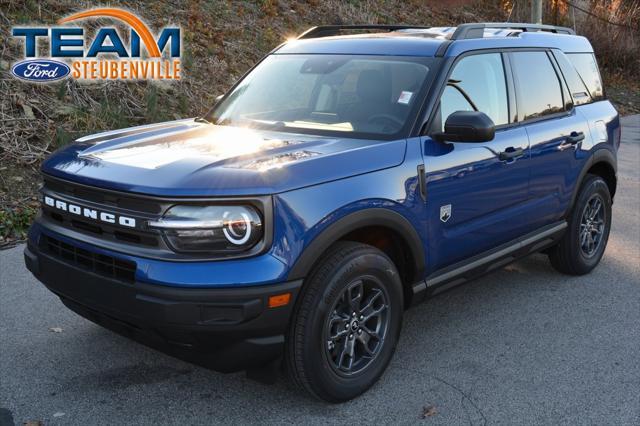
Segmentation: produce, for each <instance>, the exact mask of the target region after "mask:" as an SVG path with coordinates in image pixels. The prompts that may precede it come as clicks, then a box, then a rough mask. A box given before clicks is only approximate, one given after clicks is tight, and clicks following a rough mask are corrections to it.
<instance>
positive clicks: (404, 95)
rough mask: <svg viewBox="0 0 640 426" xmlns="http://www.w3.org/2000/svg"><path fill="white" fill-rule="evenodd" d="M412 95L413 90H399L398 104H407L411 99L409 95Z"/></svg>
mask: <svg viewBox="0 0 640 426" xmlns="http://www.w3.org/2000/svg"><path fill="white" fill-rule="evenodd" d="M412 96H413V92H407V91H404V90H403V91H402V92H400V97H399V98H398V103H399V104H405V105H407V104H409V102H410V101H411V97H412Z"/></svg>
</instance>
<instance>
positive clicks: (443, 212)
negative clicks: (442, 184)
mask: <svg viewBox="0 0 640 426" xmlns="http://www.w3.org/2000/svg"><path fill="white" fill-rule="evenodd" d="M450 218H451V204H447V205H444V206H440V221H441V222H446V221H448V220H449V219H450Z"/></svg>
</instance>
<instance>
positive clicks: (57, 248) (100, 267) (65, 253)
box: [40, 235, 136, 283]
mask: <svg viewBox="0 0 640 426" xmlns="http://www.w3.org/2000/svg"><path fill="white" fill-rule="evenodd" d="M40 245H41V249H42V250H44V251H45V252H46V253H48V254H50V255H51V256H53V257H55V258H57V259H59V260H61V261H63V262H65V263H67V264H69V265H73V266H77V267H80V268H82V269H85V270H87V271H91V272H94V273H96V274H98V275H102V276H103V277H106V278H113V279H117V280H119V281H125V282H128V283H133V282H134V281H135V274H136V264H135V263H134V262H130V261H127V260H121V259H116V258H115V257H111V256H107V255H104V254H98V253H94V252H91V251H89V250H84V249H81V248H79V247H76V246H74V245H71V244H67V243H65V242H63V241H60V240H58V239H56V238H53V237H50V236H48V235H43V236H42V238H41V244H40Z"/></svg>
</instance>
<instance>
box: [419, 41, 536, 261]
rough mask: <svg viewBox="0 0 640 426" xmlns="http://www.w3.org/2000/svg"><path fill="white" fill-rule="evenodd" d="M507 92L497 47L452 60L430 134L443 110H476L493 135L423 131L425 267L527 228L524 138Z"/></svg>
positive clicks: (495, 243) (439, 126)
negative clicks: (460, 138) (442, 138)
mask: <svg viewBox="0 0 640 426" xmlns="http://www.w3.org/2000/svg"><path fill="white" fill-rule="evenodd" d="M510 95H511V96H512V94H511V93H509V90H508V84H507V78H506V75H505V66H504V61H503V54H501V53H483V54H474V55H471V56H466V57H463V58H462V59H460V60H459V61H458V62H457V63H456V64H455V65H454V69H453V72H452V73H451V75H450V77H449V80H448V83H447V86H446V87H445V89H444V91H443V93H442V96H441V99H440V102H439V106H438V107H437V108H438V109H437V111H436V117H435V120H433V123H434V124H433V125H432V126H431V131H430V134H433V133H435V132H438V131H441V130H442V126H443V123H444V122H445V121H446V118H447V117H448V116H449V114H451V113H453V112H455V111H460V110H467V111H469V110H476V111H482V112H484V113H485V114H487V115H488V116H489V117H490V118H491V119H492V120H493V122H494V124H495V125H496V135H495V138H494V140H492V141H490V142H485V143H441V142H437V141H435V140H434V139H432V138H430V137H425V138H424V139H423V148H424V163H425V171H426V181H427V185H426V189H427V211H428V215H429V217H428V221H427V223H428V224H429V225H428V226H429V229H428V230H427V231H428V235H429V250H428V259H429V270H430V271H431V272H433V271H435V270H438V269H440V268H443V267H446V266H448V265H451V264H453V263H455V262H458V261H461V260H463V259H466V258H469V257H471V256H473V255H475V254H479V253H482V252H484V251H486V250H489V249H491V248H493V247H496V246H498V245H500V244H503V243H506V242H508V241H511V240H513V239H516V238H518V237H520V236H521V235H522V234H523V233H524V230H525V229H527V226H528V225H527V223H526V209H527V201H528V190H529V188H528V186H529V172H530V170H529V139H528V137H527V133H526V130H525V128H524V127H522V126H512V125H511V120H510V118H509V117H510V116H513V114H510V111H509V96H510ZM501 153H502V155H501Z"/></svg>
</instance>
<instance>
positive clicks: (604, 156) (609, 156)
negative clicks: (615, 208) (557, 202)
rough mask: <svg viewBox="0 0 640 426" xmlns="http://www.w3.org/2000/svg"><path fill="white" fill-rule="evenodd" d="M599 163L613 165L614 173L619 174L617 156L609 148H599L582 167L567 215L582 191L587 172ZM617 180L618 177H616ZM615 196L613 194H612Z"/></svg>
mask: <svg viewBox="0 0 640 426" xmlns="http://www.w3.org/2000/svg"><path fill="white" fill-rule="evenodd" d="M598 163H606V164H607V165H609V166H611V168H612V169H613V173H614V174H615V175H616V176H617V175H618V163H617V161H616V156H615V154H614V153H613V152H612V150H611V149H609V148H598V149H597V150H596V151H594V153H593V154H592V155H591V156H590V157H589V158H588V159H587V161H586V162H585V165H584V166H583V167H582V170H581V171H580V175H579V176H578V180H577V181H576V182H577V185H576V187H575V188H574V189H573V194H571V202H570V204H569V208H568V209H567V213H566V216H568V215H569V214H570V213H571V211H572V210H573V205H574V203H575V201H576V198H578V192H579V191H580V187H581V186H582V182H583V181H584V178H585V176H586V175H587V172H588V171H589V169H591V167H593V166H594V165H595V164H598ZM616 180H617V177H616ZM611 195H612V196H613V194H611Z"/></svg>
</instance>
